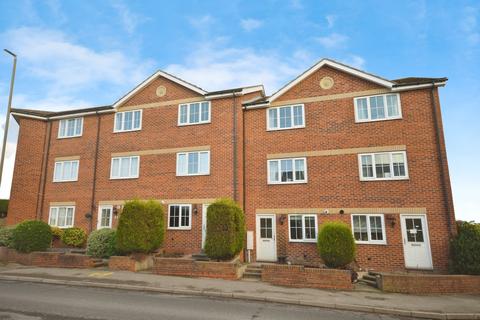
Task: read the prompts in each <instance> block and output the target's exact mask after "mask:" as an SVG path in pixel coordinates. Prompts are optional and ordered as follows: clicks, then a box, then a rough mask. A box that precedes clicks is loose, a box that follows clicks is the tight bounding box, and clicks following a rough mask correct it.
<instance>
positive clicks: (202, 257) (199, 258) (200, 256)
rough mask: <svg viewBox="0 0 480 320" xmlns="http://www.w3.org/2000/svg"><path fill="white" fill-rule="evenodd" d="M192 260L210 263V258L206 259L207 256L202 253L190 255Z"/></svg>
mask: <svg viewBox="0 0 480 320" xmlns="http://www.w3.org/2000/svg"><path fill="white" fill-rule="evenodd" d="M192 259H194V260H197V261H210V258H209V257H207V255H206V254H205V253H203V252H201V253H197V254H192Z"/></svg>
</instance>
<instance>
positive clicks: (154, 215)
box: [117, 200, 165, 254]
mask: <svg viewBox="0 0 480 320" xmlns="http://www.w3.org/2000/svg"><path fill="white" fill-rule="evenodd" d="M163 216H164V213H163V206H162V205H161V204H160V203H159V202H157V201H153V200H149V201H140V200H132V201H127V202H125V205H124V207H123V210H122V213H121V214H120V219H119V221H118V228H117V249H118V250H119V251H120V252H122V253H124V254H129V253H149V252H152V251H154V250H156V249H158V248H159V247H160V246H161V245H162V244H163V238H164V234H165V229H164V220H163Z"/></svg>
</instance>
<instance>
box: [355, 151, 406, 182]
mask: <svg viewBox="0 0 480 320" xmlns="http://www.w3.org/2000/svg"><path fill="white" fill-rule="evenodd" d="M358 159H359V160H358V161H359V167H360V180H400V179H408V167H407V154H406V153H405V151H398V152H382V153H370V154H359V155H358Z"/></svg>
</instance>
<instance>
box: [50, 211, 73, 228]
mask: <svg viewBox="0 0 480 320" xmlns="http://www.w3.org/2000/svg"><path fill="white" fill-rule="evenodd" d="M74 214H75V207H74V206H58V207H50V216H49V217H48V224H49V225H51V226H53V227H59V228H71V227H73V218H74Z"/></svg>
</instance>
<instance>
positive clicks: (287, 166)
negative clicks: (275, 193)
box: [280, 160, 293, 182]
mask: <svg viewBox="0 0 480 320" xmlns="http://www.w3.org/2000/svg"><path fill="white" fill-rule="evenodd" d="M280 172H281V181H282V182H288V181H293V163H292V160H280Z"/></svg>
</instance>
